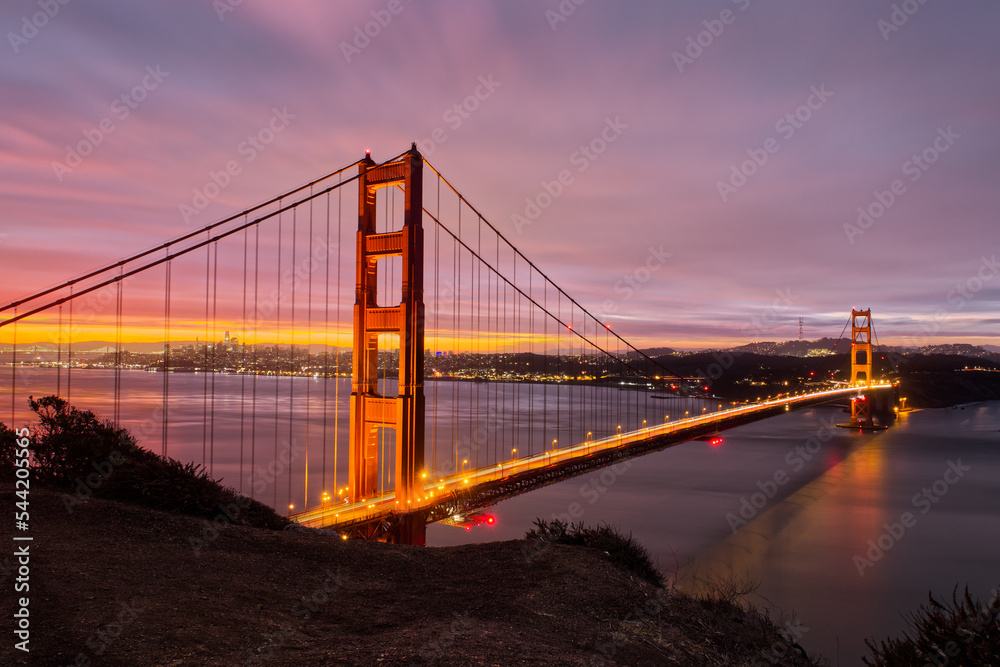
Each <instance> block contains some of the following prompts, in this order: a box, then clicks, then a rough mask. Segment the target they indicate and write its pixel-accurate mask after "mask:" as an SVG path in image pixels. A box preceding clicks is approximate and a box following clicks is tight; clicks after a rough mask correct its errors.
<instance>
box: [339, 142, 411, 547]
mask: <svg viewBox="0 0 1000 667" xmlns="http://www.w3.org/2000/svg"><path fill="white" fill-rule="evenodd" d="M398 185H402V187H403V190H404V191H405V195H406V199H405V208H404V212H403V227H402V229H400V230H397V231H388V232H385V233H381V234H378V233H376V232H375V212H376V211H375V193H376V191H377V190H378V189H379V188H384V187H391V186H398ZM358 198H359V207H358V238H357V283H356V292H355V303H354V369H353V371H352V373H351V425H350V428H351V436H350V466H349V473H348V475H349V478H348V479H349V494H350V499H351V501H352V502H359V501H361V500H362V499H367V498H371V497H372V496H374V495H375V494H376V493H377V492H378V477H379V470H380V467H381V461H380V460H379V457H380V454H379V436H380V434H382V435H384V433H382V432H383V431H384V429H393V430H394V431H395V459H396V460H395V492H396V501H397V503H398V506H399V511H400V512H402V513H406V512H407V511H408V510H409V509H416V507H417V504H418V503H419V501H420V495H419V492H420V489H421V488H422V484H421V481H420V480H421V475H422V474H423V468H424V356H423V350H424V301H423V299H424V284H423V283H424V280H423V275H424V232H423V222H422V216H423V157H422V156H421V155H420V153H419V152H418V151H417V148H416V145H414V146H413V147H412V148H411V149H410V151H408V152H407V153H406V154H405V155H404V156H403V157H401V158H400V159H399V160H396V161H395V162H388V163H385V164H381V165H376V164H375V162H374V161H373V160H372V159H371V156H366V157H365V159H364V160H363V161H362V162H361V164H360V178H359V183H358ZM387 257H402V270H401V273H402V290H401V298H400V303H399V305H393V306H379V302H378V289H377V282H378V281H377V277H378V260H380V259H384V258H387ZM380 334H396V335H398V336H399V394H398V395H397V396H380V395H379V394H378V337H379V335H380ZM411 519H413V517H411V518H410V519H407V518H406V517H405V516H404V518H403V520H402V523H401V525H400V527H399V529H398V532H397V534H396V535H395V536H394V537H395V539H396V540H397V541H400V542H404V543H409V544H423V542H424V530H425V524H424V521H423V519H422V518H420V519H419V520H415V519H413V520H411Z"/></svg>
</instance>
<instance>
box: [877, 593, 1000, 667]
mask: <svg viewBox="0 0 1000 667" xmlns="http://www.w3.org/2000/svg"><path fill="white" fill-rule="evenodd" d="M927 598H928V601H929V602H928V604H926V605H923V604H922V605H920V606H919V607H918V608H917V611H916V612H914V613H911V614H909V615H908V616H907V618H906V624H907V626H908V627H907V629H906V630H904V631H903V636H902V637H901V638H898V639H891V638H890V639H885V640H883V641H881V642H879V644H878V646H876V645H875V642H874V640H872V639H870V638H869V639H866V640H865V645H866V646H868V650H869V652H870V653H871V658H870V659H869V658H867V657H866V658H864V662H865V664H866V665H885V666H888V667H893V666H895V665H927V664H929V665H944V664H948V665H992V664H1000V662H998V659H1000V596H994V598H993V599H992V600H991V601H990V602H989V604H980V603H979V601H978V600H976V601H973V600H972V598H971V597H970V596H969V587H968V586H966V587H965V592H964V594H963V596H962V597H961V598H959V597H958V586H957V585H956V586H955V588H954V590H952V593H951V603H950V604H949V603H948V602H947V601H943V602H938V601H937V600H935V599H934V596H933V595H932V594H931V593H928V594H927Z"/></svg>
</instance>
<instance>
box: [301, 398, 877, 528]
mask: <svg viewBox="0 0 1000 667" xmlns="http://www.w3.org/2000/svg"><path fill="white" fill-rule="evenodd" d="M891 386H892V385H890V384H877V385H874V384H873V385H871V386H870V387H867V388H859V387H844V388H838V389H830V390H826V391H821V392H815V393H811V394H803V395H800V396H789V397H785V398H780V399H775V400H772V401H765V402H763V403H755V404H753V405H745V406H740V407H734V408H730V409H728V410H720V411H718V412H711V413H707V414H703V415H696V416H693V417H688V418H685V419H678V420H675V421H670V422H667V423H665V424H658V425H656V426H648V427H645V428H642V429H638V430H635V431H630V432H627V433H622V434H620V435H613V436H609V437H606V438H600V439H596V440H591V441H589V442H582V443H579V444H577V445H573V446H571V447H563V448H560V449H557V450H554V451H551V452H544V453H540V454H534V455H531V456H525V457H521V458H517V459H512V460H510V461H504V462H501V463H497V464H496V465H491V466H489V467H485V468H476V469H474V470H467V471H465V472H462V473H458V474H455V475H451V476H448V477H444V478H439V479H438V480H436V481H434V482H427V483H426V484H425V485H424V497H423V501H422V502H421V503H420V504H419V505H417V506H413V505H411V506H409V507H407V508H401V507H399V503H398V502H397V501H396V496H395V494H394V493H389V494H385V495H382V496H378V497H376V498H369V499H365V500H364V501H362V502H357V503H343V504H330V503H327V504H326V505H324V506H323V507H317V508H315V509H311V510H306V511H304V512H299V513H297V514H292V515H290V516H289V518H290V519H291V520H292V521H294V522H296V523H298V524H300V525H303V526H307V527H310V528H331V529H338V528H346V527H350V526H354V525H359V524H363V523H368V522H372V521H378V520H380V519H382V518H384V517H387V516H390V515H392V514H396V513H404V512H413V511H425V512H427V513H428V514H429V515H430V516H431V517H432V518H433V519H440V518H443V517H444V516H447V515H448V514H449V513H450V512H448V511H445V512H444V513H442V512H441V510H442V508H446V507H449V506H452V505H454V500H455V498H456V496H458V495H465V494H468V493H470V492H473V491H474V490H475V489H481V488H485V487H488V486H491V485H493V486H496V485H497V484H498V483H503V482H505V481H513V480H525V479H526V478H529V477H531V476H533V475H539V474H540V471H550V470H557V469H560V468H564V469H566V470H567V472H566V474H564V475H563V476H562V478H569V477H573V476H574V475H576V474H582V473H583V472H587V470H586V469H578V470H574V471H570V470H569V466H568V464H572V463H575V462H579V461H582V460H584V459H594V460H595V461H596V462H597V463H598V464H597V465H595V466H593V467H594V468H597V467H603V466H605V465H608V464H609V463H608V462H613V461H615V460H620V459H616V458H609V457H608V456H607V454H609V453H616V452H628V451H629V450H636V449H637V445H641V444H643V443H647V442H651V441H662V442H663V443H664V444H663V446H664V447H665V446H670V445H671V444H677V443H679V442H686V441H687V440H690V439H693V438H697V437H700V436H701V435H704V433H705V431H706V427H717V428H730V427H733V426H736V425H739V424H744V423H747V422H750V421H756V420H757V419H763V418H765V417H768V416H772V415H773V414H774V413H775V412H776V411H779V410H782V409H787V410H793V409H798V408H802V407H806V406H809V405H814V404H816V403H822V402H825V401H828V400H830V399H834V398H839V397H842V396H849V395H851V394H856V393H858V392H859V390H861V389H864V390H865V391H871V390H882V389H888V388H891ZM684 436H690V437H684ZM641 453H644V452H641V451H634V452H633V453H632V454H630V456H636V455H639V454H641ZM605 460H607V461H608V462H604V461H605ZM554 481H561V480H560V479H549V480H545V481H541V482H540V483H539V484H537V486H542V485H544V484H548V483H552V482H554ZM522 492H523V491H522ZM510 495H516V493H508V494H506V496H510ZM504 496H505V494H503V493H502V492H501V493H499V494H495V496H494V499H493V500H492V502H496V501H497V500H499V499H502V497H504ZM482 504H483V503H481V505H482ZM485 504H491V503H490V502H487V503H485ZM466 505H467V506H468V504H466ZM435 510H437V511H435Z"/></svg>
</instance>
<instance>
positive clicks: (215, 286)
mask: <svg viewBox="0 0 1000 667" xmlns="http://www.w3.org/2000/svg"><path fill="white" fill-rule="evenodd" d="M212 254H213V255H214V258H213V262H212V371H211V372H212V397H211V401H212V411H211V416H210V423H209V427H208V443H209V449H208V473H209V474H210V475H211V474H213V473H214V470H215V375H216V373H217V372H218V347H219V345H218V330H217V327H216V323H217V322H218V320H217V312H218V310H217V309H218V306H219V244H218V243H213V244H212Z"/></svg>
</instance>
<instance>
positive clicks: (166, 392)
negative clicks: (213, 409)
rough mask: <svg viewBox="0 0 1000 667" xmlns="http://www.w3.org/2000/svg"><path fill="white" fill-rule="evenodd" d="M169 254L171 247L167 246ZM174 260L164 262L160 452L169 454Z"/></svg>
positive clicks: (164, 454)
mask: <svg viewBox="0 0 1000 667" xmlns="http://www.w3.org/2000/svg"><path fill="white" fill-rule="evenodd" d="M166 253H167V255H169V254H170V248H169V247H168V248H166ZM171 265H172V262H170V261H168V262H165V263H164V267H166V268H165V271H164V278H163V428H162V429H161V430H162V433H163V442H162V443H161V444H160V453H161V454H162V455H163V456H164V457H166V456H167V428H168V423H169V421H170V267H171Z"/></svg>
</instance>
